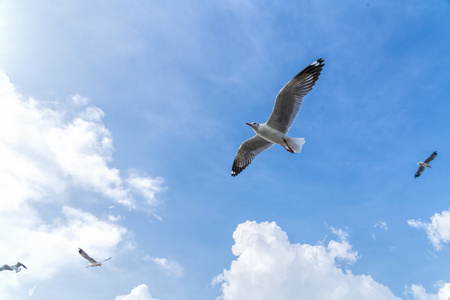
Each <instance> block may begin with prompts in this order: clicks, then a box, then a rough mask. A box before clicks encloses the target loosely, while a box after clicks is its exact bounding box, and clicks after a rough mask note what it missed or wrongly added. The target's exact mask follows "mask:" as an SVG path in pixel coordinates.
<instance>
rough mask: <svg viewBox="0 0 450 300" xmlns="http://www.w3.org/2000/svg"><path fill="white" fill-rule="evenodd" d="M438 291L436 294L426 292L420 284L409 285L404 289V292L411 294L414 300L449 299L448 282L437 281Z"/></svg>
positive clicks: (449, 287)
mask: <svg viewBox="0 0 450 300" xmlns="http://www.w3.org/2000/svg"><path fill="white" fill-rule="evenodd" d="M437 286H438V287H439V291H438V292H437V294H428V293H427V292H426V290H425V288H424V287H423V286H422V285H420V284H419V285H416V284H413V285H411V287H410V288H407V289H406V294H411V295H412V296H413V297H414V300H448V299H450V283H446V282H442V281H440V282H438V283H437Z"/></svg>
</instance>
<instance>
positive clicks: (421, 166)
mask: <svg viewBox="0 0 450 300" xmlns="http://www.w3.org/2000/svg"><path fill="white" fill-rule="evenodd" d="M436 155H437V151H434V152H433V153H432V154H431V155H430V157H428V158H427V159H425V161H424V162H421V161H419V162H418V163H417V164H418V165H419V166H420V167H419V170H417V172H416V175H414V178H417V177H419V176H420V174H422V172H423V170H425V168H431V166H430V165H429V164H430V162H431V161H432V160H433V159H434V158H435V157H436Z"/></svg>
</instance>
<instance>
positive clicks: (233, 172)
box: [231, 160, 247, 177]
mask: <svg viewBox="0 0 450 300" xmlns="http://www.w3.org/2000/svg"><path fill="white" fill-rule="evenodd" d="M246 167H247V166H244V167H239V166H238V163H237V162H236V160H235V161H234V162H233V166H232V167H231V177H236V176H238V175H239V174H240V173H241V172H242V171H244V169H245V168H246Z"/></svg>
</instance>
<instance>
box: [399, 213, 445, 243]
mask: <svg viewBox="0 0 450 300" xmlns="http://www.w3.org/2000/svg"><path fill="white" fill-rule="evenodd" d="M430 220H431V222H430V223H427V222H424V221H421V220H420V219H419V220H412V219H411V220H408V225H409V226H411V227H414V228H417V229H423V230H425V232H426V233H427V236H428V239H429V240H430V241H431V243H432V244H433V246H434V247H435V248H436V250H441V249H442V248H443V244H446V243H448V242H449V241H450V211H449V210H444V211H442V213H440V214H439V213H435V214H434V215H433V216H432V217H431V218H430Z"/></svg>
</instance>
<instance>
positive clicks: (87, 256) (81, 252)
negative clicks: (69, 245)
mask: <svg viewBox="0 0 450 300" xmlns="http://www.w3.org/2000/svg"><path fill="white" fill-rule="evenodd" d="M78 253H80V255H81V256H83V257H84V258H86V259H87V260H88V261H89V262H90V263H93V264H95V263H97V261H96V260H95V259H93V258H92V257H90V256H89V255H88V254H87V253H86V252H84V251H83V249H81V248H78Z"/></svg>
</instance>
